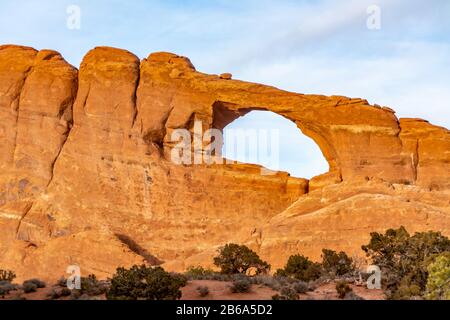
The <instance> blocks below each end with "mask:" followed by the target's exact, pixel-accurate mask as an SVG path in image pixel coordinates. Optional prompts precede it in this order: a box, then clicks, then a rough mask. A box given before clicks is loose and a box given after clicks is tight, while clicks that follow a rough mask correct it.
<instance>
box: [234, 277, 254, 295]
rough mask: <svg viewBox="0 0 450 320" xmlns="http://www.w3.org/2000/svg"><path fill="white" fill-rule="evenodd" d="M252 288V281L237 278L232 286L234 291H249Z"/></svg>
mask: <svg viewBox="0 0 450 320" xmlns="http://www.w3.org/2000/svg"><path fill="white" fill-rule="evenodd" d="M250 289H251V283H250V281H248V280H245V279H244V280H235V281H233V284H232V286H231V292H233V293H248V292H250Z"/></svg>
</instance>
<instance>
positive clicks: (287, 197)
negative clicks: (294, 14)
mask: <svg viewBox="0 0 450 320" xmlns="http://www.w3.org/2000/svg"><path fill="white" fill-rule="evenodd" d="M0 80H1V81H0V119H1V121H0V143H1V148H2V153H1V155H0V168H1V169H2V171H1V172H0V187H1V189H0V228H1V230H2V233H1V235H0V263H1V264H2V266H5V267H8V266H11V267H12V268H13V269H16V270H17V273H18V274H19V275H20V276H23V277H29V278H30V277H42V278H44V279H47V277H48V272H49V270H50V269H51V270H52V272H53V271H54V272H56V274H58V272H60V271H58V270H60V269H61V270H63V271H62V272H63V273H64V270H65V267H66V266H67V263H69V262H73V260H78V261H77V262H79V263H80V264H83V265H85V266H86V269H87V270H90V271H92V272H99V271H98V270H99V266H100V267H101V268H100V273H101V274H109V273H111V272H113V271H114V268H115V267H116V265H114V262H111V263H105V261H104V257H105V254H106V253H107V252H110V253H111V255H113V256H114V258H115V259H114V260H115V261H120V262H121V263H122V262H123V263H124V264H126V263H127V262H130V263H131V262H136V261H138V260H139V259H140V258H139V257H137V256H136V255H135V254H134V253H132V252H129V251H127V249H126V248H123V247H121V243H120V241H119V240H118V239H117V238H116V237H115V236H114V235H115V234H123V235H127V236H128V237H130V239H132V240H133V241H135V242H136V243H137V244H139V245H140V246H141V247H142V248H144V249H145V250H147V251H148V252H150V253H151V254H152V255H155V256H156V257H158V258H159V259H160V260H164V261H166V262H168V264H167V266H168V267H170V266H171V268H172V269H174V270H175V269H177V270H180V269H183V267H186V266H187V265H185V264H189V263H190V264H195V263H196V262H201V263H204V262H205V261H209V260H210V257H211V256H212V255H213V254H214V252H215V247H216V246H218V245H221V244H223V242H224V241H225V240H226V241H235V242H241V243H244V242H246V243H249V244H250V245H252V246H253V247H254V248H255V249H256V250H258V251H260V252H263V253H264V255H265V256H267V257H269V258H270V260H271V261H270V262H273V263H274V265H277V264H278V265H279V264H281V263H282V261H283V259H284V256H282V254H283V255H284V254H288V253H290V252H295V251H297V250H299V248H308V250H310V251H308V252H309V253H311V254H312V255H313V254H314V252H315V251H314V250H315V248H314V246H313V244H314V243H321V245H324V246H325V245H330V247H334V248H338V247H339V246H341V247H342V248H359V247H360V245H361V241H363V240H364V239H365V238H364V235H366V234H367V233H368V231H369V230H373V229H377V228H385V227H386V226H388V225H393V224H395V223H396V221H401V222H402V223H405V224H407V227H408V226H409V227H410V229H413V230H423V229H429V228H432V229H436V230H441V231H443V232H446V233H447V234H448V233H449V232H450V227H449V226H450V222H449V218H448V217H449V214H450V212H449V211H448V208H449V207H450V206H449V195H448V192H449V189H450V154H449V150H450V134H449V131H448V130H447V129H445V128H440V127H436V126H433V125H431V124H429V123H427V122H426V121H424V120H420V119H397V117H396V116H395V113H394V112H393V111H392V110H391V109H389V108H386V107H384V108H383V107H379V106H376V105H373V106H372V105H369V103H368V102H367V101H365V100H363V99H351V98H346V97H340V96H331V97H327V96H321V95H304V94H297V93H291V92H286V91H283V90H279V89H276V88H273V87H268V86H264V85H259V84H254V83H248V82H243V81H236V80H230V79H222V78H221V77H220V76H217V75H207V74H203V73H200V72H197V71H196V70H195V68H194V66H193V65H192V63H191V62H190V61H189V59H187V58H184V57H180V56H177V55H174V54H170V53H155V54H151V55H150V56H149V57H148V58H147V59H144V60H142V61H140V60H139V59H138V58H137V57H136V56H135V55H134V54H132V53H130V52H128V51H125V50H121V49H114V48H105V47H99V48H95V49H93V50H92V51H90V52H89V53H88V54H87V55H86V57H85V58H84V60H83V62H82V64H81V66H80V69H79V70H76V69H75V68H73V67H72V66H70V65H69V64H68V63H67V62H65V61H64V59H63V58H62V57H61V56H60V55H59V54H58V53H56V52H53V51H47V50H43V51H39V52H38V51H36V50H34V49H31V48H26V47H20V46H1V47H0ZM75 96H76V99H74V98H75ZM249 110H268V111H272V112H275V113H277V114H280V115H282V116H284V117H285V118H288V119H290V120H291V121H294V122H295V123H296V125H297V126H298V127H299V128H300V129H301V130H302V131H303V133H304V134H305V135H307V136H309V137H311V138H312V139H313V140H314V141H315V142H316V143H317V144H318V145H319V147H320V148H321V150H322V152H323V154H324V156H325V158H326V159H327V161H328V162H329V165H330V172H329V173H328V174H326V175H323V176H319V177H315V178H313V179H312V180H311V181H309V182H308V181H306V180H303V179H294V178H292V177H289V176H288V175H287V174H284V173H278V174H276V175H274V176H271V177H262V176H261V175H260V174H259V172H260V171H259V168H257V167H255V166H251V165H237V166H190V167H189V166H186V167H184V166H176V165H173V164H172V163H171V162H170V161H168V159H167V158H165V156H164V155H165V154H167V151H169V150H170V148H171V147H172V146H173V143H172V141H170V135H171V132H172V131H173V130H175V129H178V128H185V129H190V124H191V123H192V120H195V119H198V120H202V122H203V123H204V124H205V126H206V127H208V128H213V127H217V128H220V127H223V126H224V124H226V123H227V122H228V121H230V120H231V119H233V118H234V117H236V116H239V115H241V114H244V113H245V112H248V111H249ZM72 115H73V117H72ZM16 137H18V139H16ZM18 160H20V161H18ZM24 179H25V180H26V181H27V182H25V180H24ZM308 185H309V190H308ZM308 191H309V194H308V196H304V195H305V193H307V192H308ZM355 197H356V200H357V201H358V202H355V201H354V200H355ZM355 203H358V205H361V204H362V205H364V204H365V203H370V204H371V205H373V206H378V207H377V208H380V209H379V211H378V212H377V218H373V217H372V218H371V219H369V218H365V215H368V214H370V212H371V208H365V209H364V210H362V209H361V210H360V208H359V207H357V206H356V205H355ZM372 209H373V208H372ZM394 209H395V210H394ZM352 210H353V211H352ZM372 211H373V210H372ZM361 212H362V213H361ZM360 213H361V214H360ZM347 215H348V219H346V217H347ZM356 220H357V221H359V223H360V224H358V225H354V224H353V223H352V222H353V221H356ZM327 221H333V223H332V224H331V225H327V224H326V223H325V222H327ZM408 221H409V222H408ZM325 226H326V227H327V230H318V229H317V228H319V227H320V228H322V227H323V228H325ZM330 228H331V229H332V230H331V231H330V230H329V229H330ZM352 228H353V229H352ZM316 231H317V232H316ZM319 231H320V232H319ZM322 231H323V232H322ZM73 239H75V240H73ZM224 239H225V240H224ZM279 239H283V240H282V241H280V240H279ZM319 240H320V242H318V241H319ZM71 241H76V248H77V249H76V255H75V256H74V255H71V254H67V255H65V256H64V257H61V256H55V253H54V252H55V250H62V248H64V246H67V247H71V246H72V244H71ZM91 243H95V245H93V246H90V244H91ZM108 246H109V247H108ZM91 247H92V248H91ZM320 249H321V248H318V249H317V250H320ZM89 250H92V251H89ZM280 252H282V254H280ZM96 255H98V257H99V258H96ZM141 258H142V257H141ZM24 261H25V262H24ZM52 280H54V279H52Z"/></svg>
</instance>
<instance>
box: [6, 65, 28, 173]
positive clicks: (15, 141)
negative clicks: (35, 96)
mask: <svg viewBox="0 0 450 320" xmlns="http://www.w3.org/2000/svg"><path fill="white" fill-rule="evenodd" d="M31 72H33V66H30V67H29V68H28V69H27V70H26V71H25V74H24V77H23V80H22V82H21V84H20V86H19V92H18V94H17V96H16V97H14V99H13V100H12V104H14V103H15V102H16V101H17V110H16V119H15V122H16V131H15V135H14V148H13V152H12V162H11V165H12V166H14V162H15V159H16V149H17V137H18V136H19V119H20V100H21V98H22V93H23V88H24V87H25V83H26V81H27V79H28V76H29V75H30V74H31Z"/></svg>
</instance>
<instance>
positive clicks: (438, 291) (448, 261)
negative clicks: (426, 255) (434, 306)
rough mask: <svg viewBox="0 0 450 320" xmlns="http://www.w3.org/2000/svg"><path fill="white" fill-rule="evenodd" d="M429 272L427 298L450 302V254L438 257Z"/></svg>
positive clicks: (431, 264)
mask: <svg viewBox="0 0 450 320" xmlns="http://www.w3.org/2000/svg"><path fill="white" fill-rule="evenodd" d="M427 270H428V279H427V287H426V298H427V299H428V300H450V252H448V253H445V254H442V255H440V256H438V257H437V258H436V259H435V260H434V262H432V263H430V265H429V266H428V268H427Z"/></svg>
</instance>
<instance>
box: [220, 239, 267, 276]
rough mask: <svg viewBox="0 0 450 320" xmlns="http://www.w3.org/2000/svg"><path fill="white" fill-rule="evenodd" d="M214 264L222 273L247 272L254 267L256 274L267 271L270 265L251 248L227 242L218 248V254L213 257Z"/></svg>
mask: <svg viewBox="0 0 450 320" xmlns="http://www.w3.org/2000/svg"><path fill="white" fill-rule="evenodd" d="M214 264H215V265H216V266H218V267H219V268H220V270H221V272H222V273H224V274H236V273H241V274H247V272H248V271H249V270H250V269H251V268H254V269H255V270H256V274H261V273H267V272H268V271H269V270H270V265H269V264H268V263H267V262H265V261H263V260H261V258H260V257H259V256H258V255H257V254H256V253H255V252H254V251H252V250H251V249H249V248H248V247H246V246H243V245H242V246H241V245H238V244H234V243H231V244H227V245H225V246H224V247H222V248H220V249H219V255H218V256H217V257H215V258H214Z"/></svg>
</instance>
